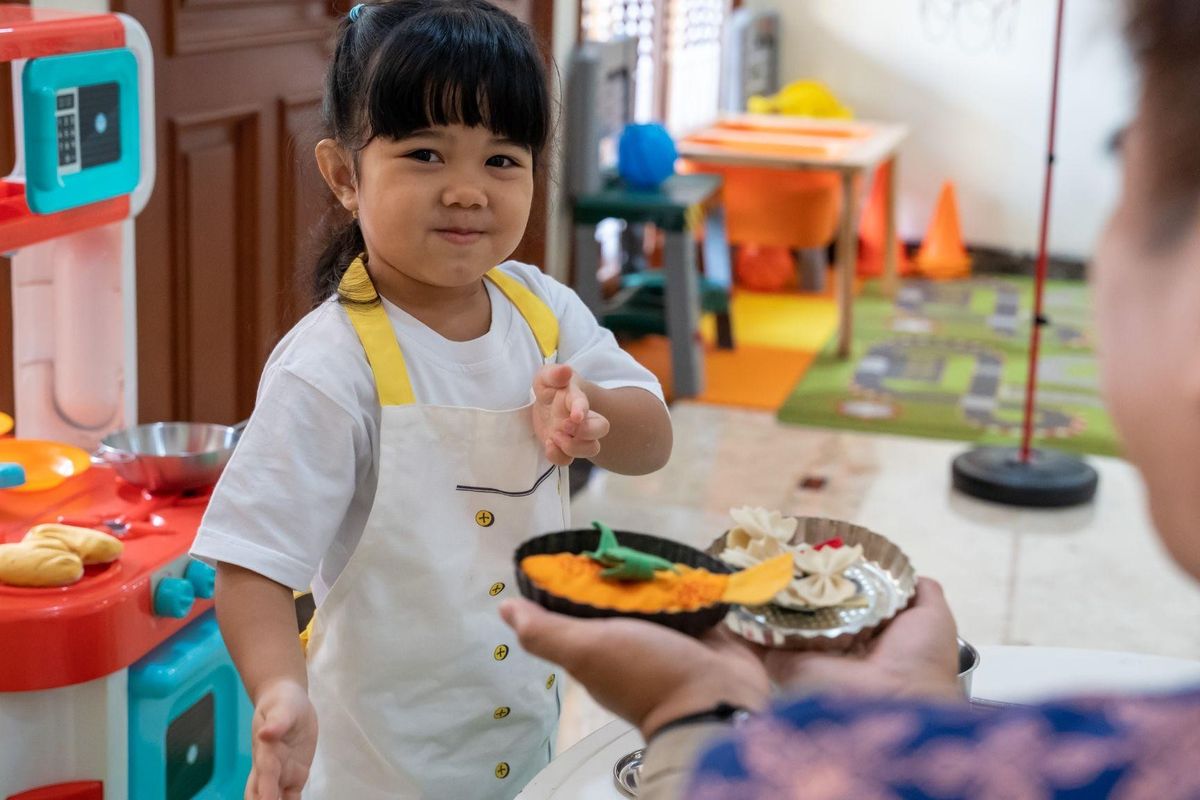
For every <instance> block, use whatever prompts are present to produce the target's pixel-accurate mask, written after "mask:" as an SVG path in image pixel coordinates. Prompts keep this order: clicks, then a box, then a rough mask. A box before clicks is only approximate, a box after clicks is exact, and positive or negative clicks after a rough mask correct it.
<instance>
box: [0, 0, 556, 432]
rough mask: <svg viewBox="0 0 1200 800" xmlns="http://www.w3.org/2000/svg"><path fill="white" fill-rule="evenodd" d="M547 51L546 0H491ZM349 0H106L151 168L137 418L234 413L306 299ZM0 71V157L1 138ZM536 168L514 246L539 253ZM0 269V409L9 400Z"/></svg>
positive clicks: (6, 310)
mask: <svg viewBox="0 0 1200 800" xmlns="http://www.w3.org/2000/svg"><path fill="white" fill-rule="evenodd" d="M494 1H495V2H496V3H497V4H498V5H500V6H502V7H504V8H506V9H508V10H509V11H511V12H512V13H514V14H516V15H517V16H518V17H520V18H521V19H523V20H525V21H526V22H528V23H529V24H530V25H531V26H532V27H533V28H534V30H535V33H536V34H537V35H538V37H539V39H540V40H541V42H542V44H543V46H544V48H545V52H546V54H547V55H548V54H549V53H550V35H551V30H552V19H553V0H494ZM348 8H349V3H348V2H346V0H337V1H336V3H335V4H334V5H331V4H330V3H329V0H114V3H113V10H114V11H123V12H125V13H127V14H130V15H131V16H133V17H134V18H136V19H137V20H138V21H139V22H140V23H141V24H142V25H143V26H144V27H145V28H146V31H147V33H148V34H149V36H150V41H151V44H152V46H153V49H154V55H155V81H156V104H157V105H156V125H157V137H158V160H157V179H156V183H155V190H154V194H153V195H152V197H151V199H150V203H149V205H147V207H146V209H145V211H143V212H142V214H141V216H139V217H138V220H137V225H136V229H137V254H136V257H137V281H138V287H137V306H138V372H139V375H138V384H139V395H140V396H139V406H140V407H139V417H140V419H141V420H143V421H151V420H168V419H184V420H197V421H211V422H227V423H228V422H233V421H236V420H238V419H241V418H244V417H245V416H246V415H248V414H249V413H250V410H251V409H252V408H253V405H254V396H255V390H256V388H257V385H258V378H259V374H260V371H261V369H262V365H263V363H264V362H265V360H266V358H267V356H268V354H269V353H270V351H271V348H272V347H273V346H274V345H275V343H276V342H278V340H279V338H280V336H282V335H283V333H285V332H286V331H287V330H288V328H289V327H290V326H291V325H292V324H293V323H294V322H295V320H296V319H298V318H299V317H300V316H301V315H302V314H303V313H304V312H305V311H306V310H307V307H308V303H307V274H308V269H309V267H310V265H311V264H312V261H313V259H314V258H315V255H316V250H317V249H318V248H319V244H320V243H319V241H318V240H319V237H320V234H321V222H322V218H323V216H324V214H325V213H326V210H327V209H328V208H329V207H330V205H331V202H332V198H331V196H330V194H329V192H328V190H327V189H326V188H325V185H324V183H323V181H321V178H320V175H319V174H318V172H317V170H316V165H315V163H314V160H313V156H312V152H313V146H314V145H315V143H316V142H317V140H318V139H319V138H320V102H321V84H322V79H323V75H324V70H325V66H326V63H327V61H328V56H329V49H328V46H329V39H330V35H331V34H332V32H333V28H334V25H335V24H336V22H337V20H338V19H339V18H340V16H341V15H342V14H344V13H345V12H346V10H347V9H348ZM7 88H8V81H7V80H4V81H0V158H3V157H5V156H8V157H9V159H10V160H9V162H8V163H11V153H12V125H11V122H8V124H4V123H5V122H6V120H9V119H11V117H10V116H9V108H10V105H9V103H8V101H7V97H6V92H7ZM544 175H545V171H543V173H542V176H543V177H542V179H541V180H540V181H539V191H538V192H537V196H536V199H535V207H534V210H533V213H532V214H531V220H530V228H529V232H528V233H527V235H526V237H525V239H524V240H523V241H522V243H521V246H520V248H519V249H518V251H517V253H516V255H515V257H517V258H520V259H521V260H524V261H529V262H531V263H534V264H539V265H540V264H541V263H542V261H543V257H544V251H545V216H546V212H545V197H546V192H545V179H544ZM8 275H9V273H8V270H7V269H4V270H3V271H2V272H0V277H3V278H4V279H5V282H4V284H5V285H4V288H5V290H4V291H2V292H0V410H5V409H11V407H12V364H11V338H10V337H11V325H12V322H11V308H10V306H11V300H10V292H8V291H7V279H8Z"/></svg>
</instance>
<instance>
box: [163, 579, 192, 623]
mask: <svg viewBox="0 0 1200 800" xmlns="http://www.w3.org/2000/svg"><path fill="white" fill-rule="evenodd" d="M194 602H196V593H195V591H194V590H193V589H192V584H191V583H189V582H188V581H186V580H184V579H183V578H163V579H162V580H161V581H159V582H158V588H157V589H155V590H154V613H155V614H157V615H158V616H160V617H175V618H176V619H182V618H183V617H186V616H187V615H188V613H190V612H191V610H192V603H194Z"/></svg>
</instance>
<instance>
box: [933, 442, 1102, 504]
mask: <svg viewBox="0 0 1200 800" xmlns="http://www.w3.org/2000/svg"><path fill="white" fill-rule="evenodd" d="M951 473H952V475H953V477H954V488H955V489H957V490H958V491H960V492H962V493H963V494H968V495H970V496H971V497H977V498H979V499H980V500H990V501H991V502H993V503H1004V504H1005V505H1010V506H1026V507H1031V508H1063V507H1065V506H1076V505H1080V504H1082V503H1087V502H1089V501H1091V499H1092V498H1093V497H1095V495H1096V484H1097V483H1099V480H1100V476H1099V475H1097V474H1096V470H1094V469H1092V468H1091V467H1090V466H1088V465H1087V464H1086V463H1084V462H1083V461H1082V460H1081V459H1078V458H1076V457H1075V456H1070V455H1067V454H1066V453H1059V452H1056V451H1054V450H1034V451H1033V452H1032V453H1031V455H1030V459H1029V463H1022V462H1021V454H1020V450H1018V449H1017V448H1015V447H977V448H975V449H974V450H970V451H968V452H966V453H963V454H962V455H960V456H958V457H957V458H955V459H954V464H953V466H952V468H951Z"/></svg>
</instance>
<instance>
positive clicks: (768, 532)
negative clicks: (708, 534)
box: [721, 506, 797, 569]
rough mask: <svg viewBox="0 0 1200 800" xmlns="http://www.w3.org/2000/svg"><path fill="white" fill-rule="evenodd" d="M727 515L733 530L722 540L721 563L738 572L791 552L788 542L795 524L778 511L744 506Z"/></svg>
mask: <svg viewBox="0 0 1200 800" xmlns="http://www.w3.org/2000/svg"><path fill="white" fill-rule="evenodd" d="M729 515H730V516H731V517H733V521H734V522H735V523H736V526H735V527H734V528H733V530H731V531H729V533H728V534H727V535H726V537H725V549H724V550H723V551H722V552H721V560H722V561H724V562H725V563H726V564H730V565H732V566H734V567H737V568H739V569H746V568H748V567H753V566H754V565H755V564H760V563H762V562H763V561H766V560H767V559H769V558H774V557H775V556H777V555H780V554H782V553H786V552H790V551H791V548H790V547H788V545H787V542H788V540H790V539H791V538H792V534H794V533H795V532H796V525H797V521H796V520H795V519H791V518H786V517H784V516H783V515H782V514H780V513H779V512H778V511H767V509H765V508H752V507H750V506H743V507H741V508H732V509H730V510H729Z"/></svg>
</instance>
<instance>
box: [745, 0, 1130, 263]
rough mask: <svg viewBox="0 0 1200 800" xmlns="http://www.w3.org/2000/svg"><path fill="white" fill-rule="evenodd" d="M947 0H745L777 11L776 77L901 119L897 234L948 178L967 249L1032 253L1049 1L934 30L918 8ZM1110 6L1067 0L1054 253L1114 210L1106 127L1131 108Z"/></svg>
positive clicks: (1008, 0) (1115, 5)
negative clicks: (991, 23) (992, 21)
mask: <svg viewBox="0 0 1200 800" xmlns="http://www.w3.org/2000/svg"><path fill="white" fill-rule="evenodd" d="M956 2H957V0H749V1H748V2H747V5H748V6H749V7H751V8H773V9H776V10H778V11H779V12H780V13H781V15H782V21H783V26H784V37H783V40H784V52H783V59H782V64H781V68H782V71H781V77H782V80H783V81H784V83H786V82H788V81H790V80H795V79H798V78H809V77H815V78H818V79H820V80H823V81H825V82H826V83H827V84H828V85H829V86H830V88H831V89H832V90H833V91H834V92H835V94H837V95H838V96H839V98H840V99H841V100H842V101H843V102H845V103H847V104H849V105H850V106H851V107H852V108H853V109H854V111H855V113H856V115H857V116H858V117H860V118H863V119H869V118H878V119H881V120H894V121H898V122H904V123H906V124H908V125H909V126H911V129H912V135H911V138H910V139H909V140H908V142H907V143H906V144H905V146H904V148H903V150H902V153H901V161H900V171H901V178H900V188H901V194H900V197H901V206H900V229H901V233H902V235H903V236H904V237H905V238H908V239H920V238H921V237H922V236H923V235H924V232H925V228H926V225H927V224H928V221H929V216H930V214H931V213H932V209H933V204H934V202H935V200H936V197H937V192H938V189H939V187H940V185H941V183H942V181H943V180H945V179H952V180H954V181H955V182H956V184H957V189H958V198H959V213H960V216H961V219H962V225H963V231H964V236H965V238H966V239H967V241H968V243H970V244H978V245H987V246H994V247H1003V248H1008V249H1012V250H1017V251H1021V252H1032V251H1033V250H1035V249H1036V244H1037V230H1038V217H1039V210H1040V207H1041V192H1042V181H1043V172H1044V166H1045V153H1046V134H1047V124H1048V118H1049V104H1050V100H1049V98H1050V68H1051V56H1052V50H1053V31H1054V15H1055V6H1056V3H1055V2H1054V1H1053V0H971V2H969V3H967V2H962V3H957V4H958V5H962V6H974V7H976V8H981V7H985V6H986V5H988V4H996V3H1001V4H1006V5H1010V6H1012V7H1014V8H1015V16H1014V17H1013V19H1012V23H1013V24H1012V27H1011V31H1010V32H1009V33H1008V34H1005V33H1004V32H1003V31H1000V32H998V33H999V35H998V36H996V37H995V38H994V39H993V40H992V41H990V42H988V41H987V39H988V33H989V31H988V30H987V29H986V26H980V25H977V24H972V23H971V22H970V21H965V22H962V23H961V24H960V25H959V26H958V28H957V29H956V30H955V31H950V32H947V31H943V30H939V29H938V27H937V26H936V25H934V24H933V19H932V18H929V17H925V18H923V17H922V13H923V11H929V10H930V9H935V8H942V9H945V8H948V7H951V6H953V5H955V4H956ZM1121 5H1122V4H1121V3H1119V2H1114V0H1068V2H1067V21H1066V26H1065V28H1064V43H1063V47H1064V49H1063V67H1062V69H1063V73H1062V80H1061V85H1060V104H1059V137H1058V148H1057V150H1058V158H1057V165H1056V169H1055V178H1054V180H1055V187H1054V202H1053V205H1052V216H1051V224H1050V249H1051V252H1052V253H1054V254H1056V255H1061V256H1069V257H1076V258H1084V257H1087V256H1088V255H1090V253H1091V252H1092V247H1093V243H1094V242H1095V239H1096V236H1097V234H1098V232H1099V229H1100V227H1101V226H1102V224H1103V222H1104V219H1105V217H1106V215H1107V213H1108V211H1109V209H1110V208H1111V204H1112V202H1113V200H1114V198H1115V195H1116V190H1117V186H1118V169H1117V168H1118V164H1117V163H1116V161H1115V159H1114V158H1113V157H1111V156H1109V155H1108V153H1107V147H1106V146H1107V141H1108V139H1109V137H1110V136H1111V134H1112V132H1113V131H1114V130H1116V129H1117V128H1119V127H1120V126H1121V125H1123V124H1124V123H1125V122H1126V121H1127V120H1128V118H1129V116H1130V114H1131V109H1132V106H1133V97H1134V89H1135V87H1134V79H1133V74H1132V70H1131V69H1130V68H1129V66H1128V65H1127V62H1126V58H1125V53H1124V51H1123V49H1122V45H1121V40H1120V22H1121V20H1120V7H1121Z"/></svg>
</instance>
